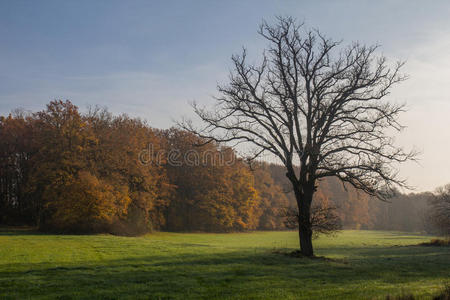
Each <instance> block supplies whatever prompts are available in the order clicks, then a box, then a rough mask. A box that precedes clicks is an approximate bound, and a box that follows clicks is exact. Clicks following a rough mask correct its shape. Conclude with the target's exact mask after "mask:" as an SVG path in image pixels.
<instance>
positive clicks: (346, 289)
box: [0, 230, 450, 299]
mask: <svg viewBox="0 0 450 300" xmlns="http://www.w3.org/2000/svg"><path fill="white" fill-rule="evenodd" d="M430 239H431V237H429V236H421V235H415V234H406V233H398V232H380V231H378V232H376V231H343V232H341V233H339V234H337V235H336V236H334V237H320V238H319V239H318V240H315V243H314V245H315V249H316V254H317V255H319V256H325V257H326V258H327V259H309V258H297V257H290V256H287V255H283V254H280V253H279V252H281V253H283V252H288V251H291V250H294V249H295V248H296V247H297V245H298V236H297V233H295V232H253V233H235V234H201V233H198V234H186V233H185V234H183V233H179V234H178V233H154V234H149V235H146V236H143V237H117V236H111V235H84V236H83V235H79V236H75V235H45V234H39V233H35V232H30V231H18V230H2V231H0V298H1V299H4V298H6V299H8V298H11V299H25V298H29V297H33V298H35V297H36V298H64V299H71V298H89V299H95V298H102V299H104V298H133V299H134V298H145V299H148V298H151V299H186V298H195V299H197V298H208V299H226V298H237V299H377V298H380V299H383V298H385V297H386V295H388V294H390V295H402V294H403V295H405V294H410V293H412V294H414V295H416V296H419V297H423V298H427V297H431V296H432V295H434V294H436V293H438V292H439V291H440V290H442V288H443V287H444V286H445V285H446V284H448V283H449V282H450V278H449V275H450V248H449V247H431V246H430V247H425V246H418V244H419V243H421V242H424V241H429V240H430Z"/></svg>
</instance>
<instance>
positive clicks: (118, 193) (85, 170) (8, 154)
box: [0, 101, 264, 234]
mask: <svg viewBox="0 0 450 300" xmlns="http://www.w3.org/2000/svg"><path fill="white" fill-rule="evenodd" d="M0 140H1V144H0V152H1V154H0V155H1V158H0V159H1V161H0V192H1V195H0V223H2V224H28V225H36V226H38V227H39V228H40V229H42V230H46V231H56V232H111V233H119V234H137V233H143V232H147V231H150V230H152V229H157V230H174V231H240V230H253V229H257V228H259V227H258V226H259V223H260V222H259V219H260V218H261V217H262V215H263V214H262V211H263V210H264V207H263V205H262V204H261V197H260V196H259V195H258V193H257V191H256V189H255V180H254V176H253V174H252V172H251V171H250V169H249V168H248V167H247V166H246V165H245V164H244V163H243V162H242V161H241V160H239V159H236V157H235V155H234V153H233V151H232V150H231V149H230V148H226V147H220V146H219V145H216V144H213V143H208V144H205V143H204V141H202V140H199V139H198V138H197V137H195V136H194V135H192V134H190V133H187V132H184V131H180V130H177V129H170V130H157V129H153V128H151V127H150V126H148V125H147V124H146V123H145V122H144V121H142V120H139V119H135V118H130V117H127V116H125V115H121V116H113V115H112V114H111V113H109V112H108V111H106V110H104V109H98V108H94V109H90V110H89V111H88V112H87V113H85V114H81V113H80V112H79V110H78V108H77V107H76V106H74V105H73V104H72V103H71V102H69V101H65V102H63V101H53V102H51V103H50V104H48V105H47V108H46V109H45V110H43V111H40V112H37V113H24V112H21V111H16V112H15V113H13V114H11V115H9V116H7V117H1V119H0Z"/></svg>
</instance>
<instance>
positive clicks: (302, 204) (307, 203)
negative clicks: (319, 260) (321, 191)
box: [296, 191, 314, 256]
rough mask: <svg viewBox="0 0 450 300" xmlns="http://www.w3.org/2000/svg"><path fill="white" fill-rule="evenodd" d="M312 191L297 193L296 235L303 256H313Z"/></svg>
mask: <svg viewBox="0 0 450 300" xmlns="http://www.w3.org/2000/svg"><path fill="white" fill-rule="evenodd" d="M312 196H313V192H312V191H311V192H306V193H297V195H296V197H297V205H298V235H299V240H300V252H301V253H302V254H303V255H305V256H314V250H313V245H312V224H311V202H312Z"/></svg>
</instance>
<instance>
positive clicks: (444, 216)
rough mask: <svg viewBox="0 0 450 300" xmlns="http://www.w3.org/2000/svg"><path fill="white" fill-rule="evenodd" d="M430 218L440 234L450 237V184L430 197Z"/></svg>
mask: <svg viewBox="0 0 450 300" xmlns="http://www.w3.org/2000/svg"><path fill="white" fill-rule="evenodd" d="M429 204H430V209H429V211H428V218H427V219H428V220H427V222H430V223H431V225H432V227H433V229H435V230H437V232H438V233H439V234H442V235H444V236H446V237H450V184H447V185H446V186H444V187H440V188H438V189H437V190H436V192H435V193H434V195H432V196H431V197H430V199H429Z"/></svg>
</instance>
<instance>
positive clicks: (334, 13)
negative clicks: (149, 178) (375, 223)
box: [0, 0, 450, 191]
mask: <svg viewBox="0 0 450 300" xmlns="http://www.w3.org/2000/svg"><path fill="white" fill-rule="evenodd" d="M274 15H292V16H293V17H296V18H297V19H298V20H300V21H305V22H306V24H307V25H308V26H310V27H316V28H319V29H320V30H321V31H322V32H323V33H325V34H326V35H328V36H330V37H333V38H335V39H343V40H344V42H351V41H355V40H359V41H362V42H364V43H369V44H374V43H379V44H381V45H382V48H381V51H382V52H383V54H385V55H386V56H387V57H388V58H391V59H394V60H395V59H401V60H407V65H406V67H405V69H404V71H405V72H406V73H408V74H409V75H410V79H409V80H408V81H407V82H405V83H403V84H402V85H401V86H398V87H397V88H396V89H395V90H394V92H393V93H392V95H391V96H390V97H391V98H392V100H393V101H400V102H407V104H408V108H409V111H408V112H407V113H405V114H404V115H403V116H402V122H403V124H404V125H406V126H407V127H408V128H407V129H406V130H405V131H404V132H403V133H402V134H401V135H400V136H399V137H398V143H399V144H400V145H402V146H405V147H407V148H411V147H415V148H417V149H419V150H420V151H422V155H421V157H420V158H421V160H420V163H419V164H413V163H411V164H408V165H404V166H403V167H402V168H401V174H402V175H403V177H406V178H408V179H409V183H410V184H411V185H414V186H416V187H417V190H418V191H424V190H431V189H434V188H435V187H437V186H439V185H443V184H446V183H450V153H449V151H450V130H449V129H450V2H449V1H411V0H409V1H406V0H405V1H256V0H255V1H245V0H241V1H111V0H108V1H99V0H95V1H79V0H77V1H33V0H30V1H18V0H14V1H12V0H11V1H9V0H0V114H3V115H4V114H7V113H9V112H10V111H11V109H14V108H17V107H23V108H26V109H29V110H33V111H35V110H41V109H43V108H44V107H45V104H46V103H48V102H49V101H50V100H52V99H55V98H62V99H70V100H71V101H72V102H74V103H75V104H76V105H78V106H79V107H80V108H82V109H83V108H85V107H86V106H87V105H88V104H99V105H104V106H107V107H108V108H109V109H110V110H111V111H113V112H115V113H122V112H123V113H127V114H129V115H131V116H140V117H143V118H145V119H147V120H148V121H149V123H150V125H152V126H154V127H160V128H166V127H170V126H172V125H173V120H174V119H178V118H180V116H182V115H188V116H189V115H191V109H190V107H189V105H188V103H189V102H191V101H193V100H196V101H198V102H201V103H205V104H208V103H212V102H213V100H212V98H211V96H212V95H214V94H215V88H216V85H217V83H220V82H224V81H225V80H226V76H227V74H228V70H229V68H230V67H231V64H230V56H231V54H233V53H236V52H240V49H241V47H242V46H246V47H247V48H248V49H249V51H250V53H251V54H253V55H256V54H259V53H260V52H261V50H262V49H263V47H264V45H265V44H266V42H265V41H263V40H261V39H260V38H259V37H258V35H257V34H256V29H257V25H258V24H259V23H260V22H261V20H262V19H263V18H265V19H267V20H269V21H270V20H271V19H273V16H274Z"/></svg>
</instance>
